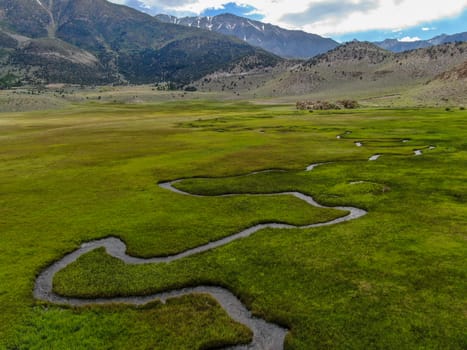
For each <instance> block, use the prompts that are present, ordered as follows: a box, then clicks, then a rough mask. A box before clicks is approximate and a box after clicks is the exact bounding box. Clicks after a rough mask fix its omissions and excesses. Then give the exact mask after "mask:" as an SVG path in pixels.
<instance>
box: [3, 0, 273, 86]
mask: <svg viewBox="0 0 467 350" xmlns="http://www.w3.org/2000/svg"><path fill="white" fill-rule="evenodd" d="M246 57H255V60H254V62H256V64H257V65H258V66H269V65H274V64H277V63H278V62H279V61H280V59H279V58H278V57H276V56H274V55H272V54H269V53H267V52H265V51H263V50H260V49H258V48H254V47H252V46H250V45H248V44H247V43H244V42H243V41H241V40H238V39H235V38H231V37H227V36H223V35H220V34H218V33H213V32H207V31H203V30H200V29H197V28H188V27H183V26H178V25H173V24H167V23H162V22H160V21H158V20H156V19H155V18H154V17H152V16H150V15H147V14H144V13H141V12H139V11H136V10H134V9H132V8H129V7H126V6H122V5H116V4H113V3H110V2H108V1H106V0H0V74H3V75H17V76H21V77H23V80H25V81H26V82H32V83H39V82H41V83H48V82H69V83H80V84H101V83H119V82H130V83H151V82H158V81H172V82H176V83H178V84H187V83H189V82H191V81H193V80H196V79H198V78H200V77H202V76H203V75H206V74H208V73H210V72H213V71H215V70H218V69H222V68H223V67H227V66H229V65H232V64H234V63H235V62H238V61H241V60H243V59H245V58H246ZM0 77H1V76H0Z"/></svg>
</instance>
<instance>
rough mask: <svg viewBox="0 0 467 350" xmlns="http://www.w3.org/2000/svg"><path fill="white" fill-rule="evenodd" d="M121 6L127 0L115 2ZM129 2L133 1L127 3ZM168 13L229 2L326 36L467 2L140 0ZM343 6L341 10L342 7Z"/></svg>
mask: <svg viewBox="0 0 467 350" xmlns="http://www.w3.org/2000/svg"><path fill="white" fill-rule="evenodd" d="M111 1H113V2H118V3H121V2H123V1H125V0H111ZM126 1H127V2H128V1H129V0H126ZM140 2H141V3H144V4H145V5H148V6H151V7H155V8H158V9H163V10H164V11H165V12H168V13H176V12H178V13H180V12H184V13H187V12H189V13H193V14H199V13H201V12H203V10H205V9H207V8H221V7H222V5H224V4H226V3H228V2H235V3H236V4H237V5H250V6H253V7H255V8H256V9H257V10H258V11H257V12H258V13H260V14H262V15H263V16H264V21H265V22H270V23H273V24H277V25H280V26H283V27H286V28H290V29H303V30H305V31H308V32H313V33H317V34H322V35H331V34H332V35H335V34H344V33H349V32H358V31H367V30H377V29H382V30H393V29H396V28H397V29H400V28H401V29H403V28H408V27H412V26H416V25H419V24H422V23H426V22H430V21H434V20H437V19H441V18H446V17H450V16H455V15H457V14H459V13H460V12H461V11H463V10H464V9H466V8H467V0H444V1H438V0H425V1H423V2H421V1H420V0H342V1H339V0H294V1H291V0H239V1H236V0H140ZM339 5H340V7H339Z"/></svg>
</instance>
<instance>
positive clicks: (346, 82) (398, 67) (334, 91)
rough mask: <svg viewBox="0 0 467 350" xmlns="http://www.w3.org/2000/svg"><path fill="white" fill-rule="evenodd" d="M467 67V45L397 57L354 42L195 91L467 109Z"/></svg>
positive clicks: (208, 81)
mask: <svg viewBox="0 0 467 350" xmlns="http://www.w3.org/2000/svg"><path fill="white" fill-rule="evenodd" d="M466 64H467V43H459V42H458V43H448V44H442V45H437V46H432V47H429V48H423V49H418V50H412V51H407V52H401V53H394V52H391V51H388V50H385V49H382V48H380V47H378V46H376V45H375V44H373V43H370V42H359V41H353V42H349V43H346V44H344V45H340V46H338V47H337V48H335V49H333V50H331V51H329V52H327V53H324V54H321V55H318V56H316V57H314V58H312V59H310V60H307V61H301V62H300V61H284V62H282V63H281V64H279V65H277V66H275V67H273V68H267V69H260V70H254V71H241V70H238V69H235V70H230V71H219V72H216V73H214V74H210V75H208V76H206V77H204V78H203V79H201V80H199V81H197V82H196V83H195V84H194V85H195V86H196V88H197V89H198V90H200V91H206V92H209V91H224V92H225V93H231V94H232V95H237V96H243V97H249V96H252V97H255V96H274V97H278V98H279V97H280V98H285V97H286V96H307V98H315V99H319V98H328V97H329V96H334V97H338V98H342V99H345V98H349V97H352V98H356V99H359V100H368V101H373V99H375V98H382V101H383V102H384V99H385V98H389V99H392V100H397V99H402V98H404V99H405V98H412V97H413V99H414V100H415V103H418V101H421V102H420V103H422V104H424V103H426V101H429V103H430V104H431V103H433V101H441V100H443V101H447V100H448V99H449V100H450V101H451V100H452V101H456V103H461V102H462V101H463V102H462V103H464V102H465V100H466V96H467V76H466ZM422 92H423V94H424V95H423V96H422V97H419V95H420V94H422ZM402 96H404V97H402ZM411 96H412V97H411Z"/></svg>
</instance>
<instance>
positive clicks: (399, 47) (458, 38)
mask: <svg viewBox="0 0 467 350" xmlns="http://www.w3.org/2000/svg"><path fill="white" fill-rule="evenodd" d="M466 41H467V32H464V33H458V34H453V35H446V34H443V35H439V36H436V37H434V38H432V39H429V40H416V41H409V42H406V41H399V40H397V39H386V40H384V41H379V42H375V44H376V45H378V46H379V47H381V48H383V49H386V50H390V51H392V52H404V51H410V50H416V49H423V48H426V47H430V46H435V45H441V44H447V43H455V42H466Z"/></svg>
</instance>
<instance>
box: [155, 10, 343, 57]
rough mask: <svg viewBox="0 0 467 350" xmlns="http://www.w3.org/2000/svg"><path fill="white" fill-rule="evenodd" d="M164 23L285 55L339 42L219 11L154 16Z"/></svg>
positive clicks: (316, 51) (318, 51)
mask: <svg viewBox="0 0 467 350" xmlns="http://www.w3.org/2000/svg"><path fill="white" fill-rule="evenodd" d="M156 18H157V19H158V20H159V21H161V22H164V23H173V24H179V25H183V26H186V27H190V28H201V29H205V30H208V31H213V32H218V33H221V34H225V35H230V36H235V37H237V38H239V39H241V40H243V41H245V42H247V43H249V44H250V45H253V46H257V47H261V48H262V49H264V50H267V51H269V52H272V53H274V54H276V55H278V56H281V57H285V58H310V57H313V56H316V55H318V54H321V53H324V52H327V51H329V50H331V49H333V48H335V47H337V46H338V45H339V44H338V43H337V42H336V41H334V40H332V39H328V38H323V37H321V36H319V35H315V34H310V33H305V32H303V31H298V30H286V29H283V28H281V27H278V26H275V25H272V24H266V23H263V22H259V21H254V20H250V19H247V18H243V17H238V16H235V15H232V14H222V15H218V16H214V17H184V18H177V17H173V16H168V15H157V16H156Z"/></svg>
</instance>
